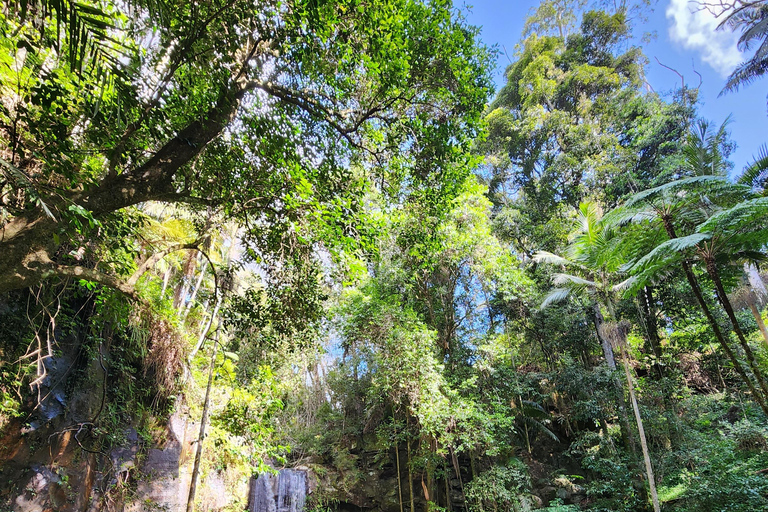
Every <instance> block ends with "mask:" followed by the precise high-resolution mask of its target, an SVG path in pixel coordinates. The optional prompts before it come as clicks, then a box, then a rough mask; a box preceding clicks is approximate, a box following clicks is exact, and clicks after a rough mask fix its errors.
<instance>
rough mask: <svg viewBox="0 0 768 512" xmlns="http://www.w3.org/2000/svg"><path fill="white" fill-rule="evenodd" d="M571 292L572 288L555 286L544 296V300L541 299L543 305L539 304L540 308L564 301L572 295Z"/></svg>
mask: <svg viewBox="0 0 768 512" xmlns="http://www.w3.org/2000/svg"><path fill="white" fill-rule="evenodd" d="M571 294H572V290H571V289H570V288H553V289H552V290H550V291H549V293H548V294H547V296H546V297H544V300H543V301H541V306H539V309H547V308H548V307H549V306H551V305H552V304H557V303H559V302H563V301H564V300H566V299H567V298H568V297H570V296H571Z"/></svg>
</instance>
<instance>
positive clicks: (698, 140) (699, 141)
mask: <svg viewBox="0 0 768 512" xmlns="http://www.w3.org/2000/svg"><path fill="white" fill-rule="evenodd" d="M730 122H731V118H730V116H729V117H727V118H726V119H725V121H723V124H721V125H720V128H719V129H718V130H717V132H714V133H713V132H712V130H711V128H710V125H709V122H707V121H706V120H704V119H700V120H699V121H698V122H697V123H696V125H695V127H694V129H693V130H692V131H691V133H689V134H688V141H687V143H686V144H685V146H684V147H683V158H684V161H685V168H686V170H687V171H688V172H689V173H691V174H693V175H694V176H725V175H726V174H727V172H728V167H727V160H726V159H725V157H724V156H723V153H722V151H720V148H721V147H722V145H723V143H724V142H725V139H726V137H727V134H728V132H727V127H728V124H729V123H730Z"/></svg>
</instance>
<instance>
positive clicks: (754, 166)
mask: <svg viewBox="0 0 768 512" xmlns="http://www.w3.org/2000/svg"><path fill="white" fill-rule="evenodd" d="M738 183H740V184H742V185H746V186H748V187H752V189H757V190H760V191H761V192H763V193H765V192H768V145H766V144H763V145H762V146H760V148H758V150H757V156H756V157H755V159H754V160H753V161H752V163H750V164H749V165H747V166H746V167H745V168H744V171H743V172H742V173H741V176H739V179H738Z"/></svg>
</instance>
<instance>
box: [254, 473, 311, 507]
mask: <svg viewBox="0 0 768 512" xmlns="http://www.w3.org/2000/svg"><path fill="white" fill-rule="evenodd" d="M307 489H308V486H307V472H306V471H303V470H296V469H281V470H280V471H279V472H278V474H277V475H270V474H263V475H259V477H258V478H255V479H252V480H251V491H250V493H249V496H248V510H249V512H304V505H305V503H306V500H307Z"/></svg>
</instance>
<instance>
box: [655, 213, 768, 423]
mask: <svg viewBox="0 0 768 512" xmlns="http://www.w3.org/2000/svg"><path fill="white" fill-rule="evenodd" d="M662 221H663V222H664V229H665V230H666V232H667V236H669V238H677V235H676V234H675V229H674V227H673V226H672V219H671V217H669V216H663V217H662ZM681 265H682V267H683V272H684V273H685V277H686V279H687V280H688V284H689V285H690V286H691V290H692V291H693V295H694V296H695V297H696V300H697V301H698V303H699V307H700V308H701V310H702V311H703V312H704V316H705V317H706V318H707V321H708V322H709V326H710V327H711V328H712V332H714V333H715V338H717V341H718V342H720V346H721V347H723V350H725V354H726V355H727V356H728V359H730V360H731V363H732V364H733V369H734V370H736V373H738V374H739V377H741V380H742V381H743V382H744V383H745V384H746V385H747V388H749V391H750V393H752V397H753V398H754V400H755V401H756V402H757V403H758V405H759V406H760V409H762V410H763V413H765V415H766V416H768V405H766V403H765V399H764V397H763V395H762V394H760V393H758V391H757V389H755V385H754V384H753V383H752V379H750V378H749V377H748V376H747V373H746V372H745V371H744V367H743V366H741V363H740V362H739V360H738V358H737V357H736V354H734V353H733V350H731V347H730V345H728V342H727V341H726V339H725V336H724V335H723V333H722V331H721V330H720V325H719V324H718V323H717V320H716V319H715V316H714V315H713V314H712V311H711V310H710V309H709V305H708V304H707V301H706V300H705V299H704V294H703V293H702V291H701V287H700V286H699V281H698V279H696V276H695V275H694V273H693V269H691V264H690V263H689V262H688V261H687V260H683V261H682V263H681Z"/></svg>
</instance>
